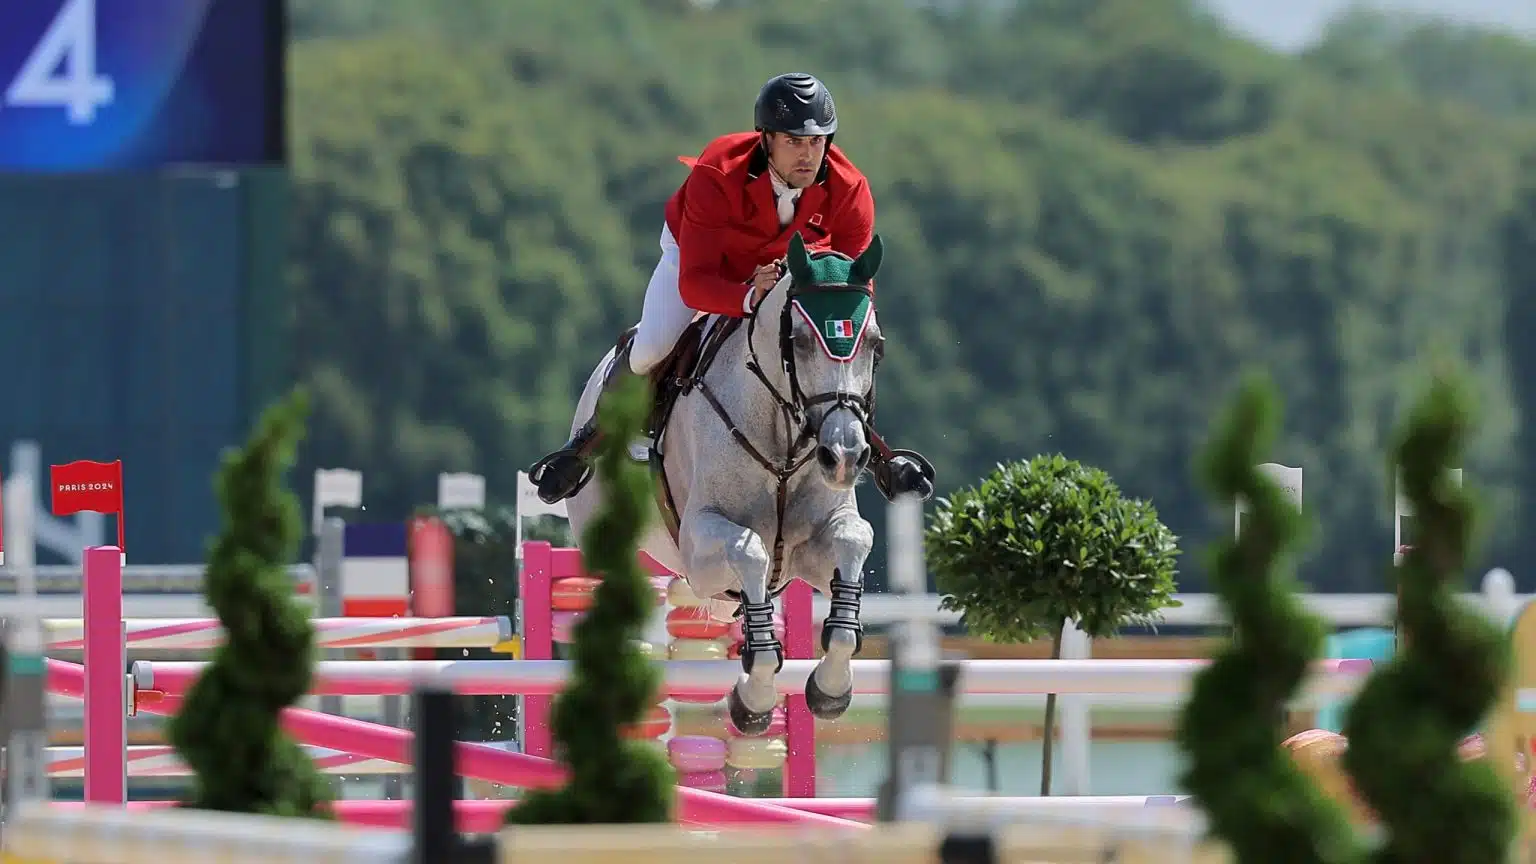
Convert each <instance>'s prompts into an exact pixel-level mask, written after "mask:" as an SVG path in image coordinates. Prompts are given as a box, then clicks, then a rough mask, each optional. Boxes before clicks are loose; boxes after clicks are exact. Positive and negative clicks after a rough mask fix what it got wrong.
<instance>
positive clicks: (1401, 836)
mask: <svg viewBox="0 0 1536 864" xmlns="http://www.w3.org/2000/svg"><path fill="white" fill-rule="evenodd" d="M1273 402H1274V397H1273V395H1272V394H1271V391H1270V388H1269V385H1268V384H1267V382H1264V381H1261V380H1257V379H1255V380H1250V381H1249V382H1248V383H1247V384H1246V385H1245V387H1244V388H1243V390H1242V392H1241V393H1240V394H1239V397H1238V400H1237V402H1236V404H1235V406H1234V408H1233V409H1232V411H1231V413H1230V415H1229V417H1228V418H1227V419H1226V420H1225V421H1224V423H1223V424H1222V425H1221V426H1220V427H1219V429H1220V431H1219V432H1218V434H1217V436H1216V440H1215V442H1214V443H1213V444H1212V446H1211V448H1210V450H1209V453H1208V455H1207V457H1206V459H1205V466H1204V467H1205V471H1204V473H1205V476H1206V480H1207V483H1208V484H1209V485H1210V486H1211V487H1212V489H1213V490H1214V491H1215V492H1216V493H1217V494H1218V495H1219V496H1220V497H1221V498H1222V500H1223V503H1224V504H1226V505H1227V507H1228V508H1230V505H1231V504H1232V502H1233V501H1234V500H1236V499H1237V498H1238V497H1239V496H1241V497H1242V498H1243V499H1244V500H1245V501H1246V502H1247V504H1248V507H1249V512H1250V514H1251V517H1250V520H1249V522H1248V524H1247V525H1246V526H1245V528H1244V530H1243V533H1242V536H1241V537H1240V538H1239V539H1237V540H1235V541H1226V542H1224V543H1223V544H1221V545H1220V546H1218V547H1217V555H1216V562H1215V567H1214V572H1213V577H1214V584H1215V587H1216V589H1217V592H1218V593H1219V594H1220V595H1221V597H1222V600H1223V601H1224V602H1225V603H1226V605H1227V607H1228V610H1229V612H1230V613H1231V616H1232V621H1233V624H1234V625H1235V626H1236V628H1237V629H1238V630H1239V631H1240V632H1242V633H1243V636H1244V638H1243V639H1242V640H1240V641H1239V642H1236V643H1234V644H1233V645H1232V646H1231V647H1229V648H1228V649H1227V650H1226V651H1224V652H1223V653H1222V654H1221V655H1220V656H1219V657H1217V658H1216V659H1215V661H1214V662H1212V664H1211V665H1210V666H1209V667H1208V668H1207V669H1205V670H1204V671H1202V672H1201V673H1200V675H1199V676H1198V677H1197V679H1196V681H1195V686H1194V692H1193V693H1192V695H1191V697H1190V699H1189V701H1188V702H1186V703H1185V706H1184V711H1183V714H1182V716H1181V718H1180V727H1179V745H1180V747H1181V748H1182V749H1183V751H1184V752H1185V754H1186V756H1187V758H1188V761H1189V765H1190V767H1189V770H1188V771H1187V772H1186V774H1185V776H1184V777H1183V783H1184V786H1185V788H1186V789H1188V790H1189V791H1190V793H1191V794H1192V795H1193V796H1194V798H1195V801H1196V802H1197V803H1198V804H1199V806H1200V807H1201V808H1202V809H1204V810H1205V812H1206V814H1207V816H1208V821H1209V823H1210V826H1211V831H1212V833H1213V834H1214V835H1216V836H1217V837H1220V838H1221V839H1223V840H1225V841H1226V843H1227V844H1228V845H1229V846H1230V847H1231V849H1232V851H1233V852H1234V853H1235V858H1236V860H1238V861H1285V862H1288V864H1365V862H1371V864H1496V862H1502V861H1504V860H1506V856H1507V854H1508V851H1509V849H1510V848H1511V845H1512V842H1513V840H1514V836H1515V832H1516V828H1517V822H1516V817H1515V812H1516V805H1515V801H1514V796H1513V791H1514V790H1510V789H1506V788H1504V787H1503V784H1502V782H1501V781H1500V779H1499V776H1498V772H1497V771H1496V770H1495V769H1494V767H1493V766H1491V765H1489V764H1488V763H1487V762H1486V761H1466V760H1464V759H1463V755H1464V754H1463V753H1462V752H1461V749H1462V747H1463V744H1464V741H1465V736H1466V734H1467V733H1468V732H1470V731H1471V730H1472V728H1473V727H1474V726H1475V725H1476V724H1477V723H1478V722H1479V721H1481V720H1482V718H1483V717H1484V716H1485V715H1486V714H1487V713H1488V712H1489V710H1490V709H1491V708H1492V707H1493V705H1494V703H1495V701H1496V699H1497V698H1498V695H1499V693H1500V691H1501V689H1502V687H1503V686H1504V683H1505V681H1506V680H1507V677H1508V674H1509V669H1510V658H1509V647H1508V643H1507V641H1506V639H1505V637H1504V636H1503V634H1502V633H1501V632H1500V631H1499V629H1498V627H1497V626H1496V625H1494V624H1492V623H1490V622H1488V621H1487V620H1485V619H1484V618H1483V617H1482V616H1481V614H1480V613H1478V612H1476V611H1474V610H1472V609H1469V608H1467V607H1465V606H1463V604H1462V603H1461V601H1459V600H1458V599H1457V598H1456V596H1455V594H1454V590H1455V588H1456V586H1457V585H1458V584H1459V583H1460V575H1459V574H1460V572H1461V570H1462V568H1463V567H1464V566H1465V563H1466V560H1467V551H1468V546H1469V545H1470V542H1471V536H1472V524H1473V519H1472V515H1473V514H1472V508H1471V504H1470V501H1469V499H1468V498H1467V495H1466V493H1465V492H1463V491H1462V490H1461V489H1460V488H1459V487H1458V486H1457V485H1456V484H1454V483H1452V482H1451V479H1450V476H1451V475H1450V470H1451V467H1452V466H1454V465H1456V464H1458V463H1459V461H1460V460H1459V457H1460V455H1461V446H1462V442H1463V439H1464V438H1465V436H1466V432H1467V429H1468V426H1469V418H1470V412H1469V411H1468V409H1467V405H1466V399H1465V396H1464V395H1463V391H1462V390H1461V389H1460V387H1459V386H1458V385H1457V384H1455V383H1454V382H1453V381H1451V380H1449V379H1446V378H1436V379H1435V380H1434V381H1433V383H1432V384H1431V386H1430V388H1429V390H1428V391H1427V393H1426V394H1425V395H1424V397H1423V398H1422V399H1421V400H1420V401H1419V402H1418V403H1417V405H1416V406H1415V408H1414V409H1413V412H1412V414H1411V416H1410V419H1409V422H1408V424H1407V425H1406V427H1405V429H1404V430H1403V432H1402V433H1401V434H1400V435H1399V437H1398V444H1397V446H1396V448H1395V454H1394V455H1395V458H1394V460H1393V461H1394V463H1395V465H1396V466H1397V467H1398V469H1399V471H1400V474H1401V477H1402V480H1403V488H1404V491H1405V494H1406V495H1407V497H1408V500H1409V501H1410V502H1411V503H1412V504H1413V506H1414V512H1415V513H1416V514H1419V518H1420V533H1421V535H1422V537H1423V539H1422V540H1416V541H1415V544H1414V548H1413V549H1411V550H1409V551H1408V553H1407V555H1406V557H1405V558H1404V560H1403V563H1402V565H1401V566H1400V567H1394V568H1393V570H1392V572H1393V574H1394V576H1395V578H1396V580H1397V581H1398V583H1399V584H1398V588H1399V589H1400V590H1399V592H1398V626H1399V627H1400V630H1401V632H1402V634H1403V636H1404V644H1403V645H1401V646H1400V647H1399V650H1398V653H1397V655H1396V656H1395V657H1394V658H1393V660H1392V661H1391V662H1389V663H1387V664H1386V665H1385V666H1383V667H1381V668H1378V669H1377V670H1376V671H1375V672H1374V673H1373V674H1372V675H1371V676H1370V678H1369V679H1368V680H1367V681H1366V683H1365V685H1364V687H1363V688H1362V689H1361V690H1360V691H1359V693H1358V694H1357V695H1356V696H1355V699H1354V701H1353V703H1352V704H1351V705H1350V708H1349V711H1348V713H1347V715H1346V719H1345V723H1344V732H1345V735H1346V736H1347V738H1348V745H1347V749H1345V750H1344V754H1343V756H1342V762H1343V765H1344V767H1345V769H1346V770H1347V772H1348V774H1349V777H1350V780H1351V781H1352V782H1351V783H1350V786H1351V787H1352V791H1353V792H1354V793H1357V794H1358V797H1359V799H1360V800H1359V804H1360V805H1362V806H1363V807H1364V808H1366V809H1368V810H1369V811H1370V812H1371V813H1372V814H1373V815H1374V816H1375V818H1376V820H1377V826H1378V827H1379V828H1380V829H1381V830H1380V834H1381V837H1380V838H1379V839H1373V840H1371V841H1369V842H1367V841H1365V840H1363V839H1361V838H1359V837H1357V836H1356V835H1355V833H1354V831H1353V829H1352V828H1351V826H1350V825H1349V822H1348V819H1347V818H1346V816H1345V814H1344V811H1343V810H1342V809H1341V808H1340V806H1339V805H1338V804H1336V803H1334V802H1332V801H1329V800H1328V799H1327V798H1326V797H1325V796H1324V794H1323V793H1322V792H1320V791H1319V789H1318V788H1317V787H1316V786H1315V785H1314V784H1313V783H1312V782H1311V781H1310V780H1308V779H1307V778H1306V777H1305V776H1304V774H1303V771H1302V768H1301V767H1299V766H1298V764H1297V763H1296V761H1295V760H1294V759H1293V758H1291V757H1289V756H1288V755H1286V753H1285V751H1283V750H1282V749H1281V747H1280V746H1279V739H1280V734H1281V729H1280V728H1279V727H1280V723H1279V721H1278V719H1277V718H1278V717H1279V716H1280V709H1281V708H1282V707H1283V706H1284V705H1285V704H1286V703H1287V702H1288V701H1289V700H1290V698H1291V696H1293V695H1294V694H1295V692H1296V691H1297V690H1298V689H1299V687H1300V685H1301V683H1302V679H1303V677H1304V676H1305V675H1306V672H1307V666H1308V664H1309V662H1310V661H1312V660H1314V659H1315V658H1317V657H1318V655H1319V654H1320V653H1321V652H1322V645H1323V631H1324V625H1323V623H1322V622H1321V621H1320V620H1319V619H1317V618H1316V617H1315V616H1312V615H1310V614H1308V613H1306V612H1305V611H1304V609H1303V608H1302V606H1301V603H1300V601H1299V599H1298V598H1297V597H1296V596H1295V595H1294V593H1293V592H1294V589H1295V587H1296V586H1295V583H1294V580H1293V579H1291V577H1290V576H1289V574H1288V573H1287V572H1286V569H1285V568H1284V567H1282V563H1283V562H1284V559H1285V557H1286V554H1287V552H1288V550H1289V548H1290V547H1292V546H1293V545H1294V543H1295V541H1296V538H1297V537H1298V536H1299V533H1300V524H1301V523H1300V520H1301V518H1302V517H1301V516H1300V514H1298V513H1297V512H1296V510H1295V508H1293V507H1292V506H1291V505H1290V504H1289V503H1288V502H1287V501H1285V499H1284V497H1283V496H1282V494H1281V493H1280V491H1279V490H1278V489H1277V488H1276V487H1275V486H1274V485H1273V484H1272V483H1271V482H1270V481H1269V480H1268V479H1267V478H1265V477H1264V476H1263V475H1261V474H1260V473H1259V472H1258V471H1257V470H1256V469H1255V468H1254V467H1253V466H1254V464H1255V463H1256V462H1258V461H1259V458H1260V454H1261V453H1263V452H1264V451H1265V450H1266V449H1267V447H1268V445H1269V443H1270V442H1271V441H1272V439H1273V432H1274V428H1273V427H1274V414H1275V409H1274V406H1273ZM1335 785H1338V784H1335ZM1334 792H1335V794H1336V795H1338V794H1341V793H1340V792H1339V790H1338V789H1335V790H1334Z"/></svg>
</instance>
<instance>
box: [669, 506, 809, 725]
mask: <svg viewBox="0 0 1536 864" xmlns="http://www.w3.org/2000/svg"><path fill="white" fill-rule="evenodd" d="M682 541H683V542H682V546H683V549H682V552H683V562H684V567H685V569H686V572H687V573H688V584H689V587H690V588H692V589H693V591H694V593H695V594H697V595H698V596H700V597H710V596H713V595H715V594H718V593H720V592H721V591H725V590H728V589H730V588H732V587H734V586H737V585H739V586H740V588H741V595H742V600H743V602H742V607H743V613H744V614H743V618H744V620H743V621H742V634H743V635H744V636H745V640H744V643H743V645H742V647H741V668H742V675H741V677H740V678H739V679H738V680H737V681H736V686H735V687H733V688H731V692H730V696H729V697H728V702H729V706H730V712H731V722H733V723H735V724H736V728H737V729H739V730H741V732H742V734H744V735H761V734H763V733H764V732H766V731H768V727H769V725H770V724H771V723H772V722H773V708H774V705H775V704H777V702H778V689H777V687H776V686H775V683H774V677H775V676H776V675H778V673H779V670H781V669H783V668H784V646H783V645H781V644H780V643H779V640H778V638H777V637H775V636H774V633H773V602H772V601H771V600H769V599H768V564H769V561H768V550H767V547H766V546H765V545H764V544H763V538H762V537H760V536H758V534H757V532H755V531H753V530H751V529H750V528H746V527H743V526H741V525H738V524H736V523H735V522H732V521H731V520H729V519H727V518H725V517H724V516H722V515H720V514H719V513H716V512H713V511H709V510H701V511H696V512H693V513H690V514H688V515H687V518H686V519H685V521H684V524H683V525H682Z"/></svg>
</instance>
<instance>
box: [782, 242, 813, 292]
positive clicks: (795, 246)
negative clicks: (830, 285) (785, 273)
mask: <svg viewBox="0 0 1536 864" xmlns="http://www.w3.org/2000/svg"><path fill="white" fill-rule="evenodd" d="M785 263H786V264H788V265H789V273H790V275H791V276H793V277H794V279H795V282H796V283H797V284H800V285H809V284H811V282H812V280H813V279H814V274H812V273H811V253H809V252H807V251H805V240H804V238H802V237H801V236H800V232H799V231H796V232H795V234H794V236H793V237H790V238H789V253H788V255H786V256H785Z"/></svg>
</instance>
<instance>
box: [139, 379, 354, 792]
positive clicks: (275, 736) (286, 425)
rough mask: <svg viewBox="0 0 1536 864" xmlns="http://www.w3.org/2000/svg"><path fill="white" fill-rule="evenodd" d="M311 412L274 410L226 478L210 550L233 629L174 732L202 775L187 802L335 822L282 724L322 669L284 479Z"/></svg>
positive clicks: (290, 405)
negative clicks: (303, 600) (299, 578)
mask: <svg viewBox="0 0 1536 864" xmlns="http://www.w3.org/2000/svg"><path fill="white" fill-rule="evenodd" d="M307 411H308V408H307V399H306V397H305V395H304V393H303V392H302V391H295V392H294V393H292V394H290V396H289V397H288V398H287V399H286V400H284V401H282V402H280V403H278V404H276V405H273V406H272V407H270V408H268V409H267V411H266V412H265V413H264V414H263V415H262V417H261V420H260V421H259V423H258V424H257V428H256V431H255V433H254V434H253V435H252V436H251V439H250V441H249V442H247V444H246V445H245V448H244V449H243V450H239V451H236V452H233V453H230V454H227V455H226V456H225V457H224V461H223V467H222V468H221V469H220V471H219V474H218V478H217V481H216V484H215V485H216V488H217V492H218V499H219V503H220V504H221V506H222V510H223V517H224V519H223V533H222V534H221V535H220V536H219V537H218V538H217V539H216V540H215V541H214V543H213V544H212V547H211V548H210V551H209V555H208V575H207V588H206V589H205V590H206V593H207V599H208V605H209V606H211V607H213V610H214V612H215V613H217V614H218V616H219V622H220V623H221V624H223V625H224V633H225V638H224V644H223V645H221V646H220V647H219V648H218V649H216V650H215V652H214V655H213V661H212V662H211V663H210V664H209V665H208V666H207V667H206V668H205V669H204V671H203V674H202V676H201V677H199V678H198V680H197V682H196V683H195V684H193V685H192V688H191V689H190V690H189V691H188V692H187V695H186V699H185V701H184V702H183V703H182V707H181V710H180V711H179V712H178V713H177V714H176V716H175V717H173V718H172V719H171V721H170V725H169V729H168V734H167V737H168V738H169V740H170V742H171V744H172V746H174V747H175V748H176V752H177V753H178V754H179V755H180V756H181V758H182V759H183V760H184V761H185V762H186V763H187V765H189V766H190V767H191V768H192V770H193V773H194V776H195V779H194V781H193V788H192V791H191V794H190V796H189V797H188V798H187V799H186V800H185V801H184V802H183V805H184V806H188V807H193V808H198V809H204V810H224V811H230V812H236V813H266V814H272V815H278V816H308V817H316V818H323V817H325V816H326V811H325V810H324V809H323V808H322V805H323V804H324V803H326V802H327V801H328V800H329V797H330V793H329V788H330V787H329V784H327V783H326V782H325V778H324V777H322V776H321V774H320V773H319V772H318V771H317V770H316V769H315V766H314V763H312V762H311V761H310V760H309V756H308V755H307V754H306V753H305V752H304V751H303V750H302V749H301V748H300V747H299V745H298V744H296V743H294V742H293V740H292V739H290V738H288V737H287V735H285V734H284V733H283V730H282V727H281V725H280V715H281V712H282V710H283V709H284V708H286V707H288V706H290V705H292V704H294V703H295V702H297V701H298V700H299V698H300V697H302V696H303V695H304V694H305V693H306V692H307V691H308V690H309V684H310V676H311V674H312V673H313V670H314V657H315V644H314V635H315V634H314V628H313V626H312V625H311V624H310V622H309V616H308V614H307V612H306V610H305V609H304V607H302V606H300V605H299V604H298V603H297V602H295V600H294V595H293V584H292V582H291V581H290V580H289V578H288V574H287V571H286V566H287V564H288V562H290V561H292V560H293V558H294V555H295V554H296V553H297V551H298V545H299V537H300V534H301V532H302V530H303V526H304V522H303V519H302V518H301V517H300V515H299V500H298V498H297V497H296V496H295V495H294V494H293V493H292V492H290V491H288V489H287V488H286V487H285V484H284V477H283V475H284V474H285V472H286V471H287V469H288V468H290V467H291V466H292V464H293V456H294V449H295V447H296V446H297V445H298V441H299V439H300V438H301V437H302V436H303V432H304V417H305V414H306V413H307Z"/></svg>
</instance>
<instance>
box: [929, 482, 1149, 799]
mask: <svg viewBox="0 0 1536 864" xmlns="http://www.w3.org/2000/svg"><path fill="white" fill-rule="evenodd" d="M925 547H926V550H927V555H928V562H929V568H930V569H931V570H932V571H933V573H934V575H935V578H936V583H937V585H938V590H939V591H940V592H941V593H943V595H944V598H943V601H942V607H943V608H945V609H956V610H959V611H960V612H961V613H962V617H961V621H962V623H963V624H964V625H965V627H966V629H967V630H968V631H969V632H970V633H972V634H974V635H978V636H982V637H984V638H987V639H991V640H994V641H998V642H1027V641H1031V640H1034V639H1038V638H1041V637H1048V638H1050V640H1051V658H1052V659H1059V658H1060V657H1061V642H1062V637H1063V635H1064V633H1065V629H1066V627H1067V626H1068V624H1069V622H1072V621H1075V622H1077V627H1078V629H1080V630H1082V632H1084V633H1086V634H1088V635H1089V636H1091V637H1094V638H1103V637H1108V636H1111V635H1114V633H1115V632H1116V631H1118V630H1119V629H1120V628H1121V627H1124V626H1126V625H1127V624H1133V623H1144V622H1148V621H1150V620H1151V619H1152V618H1153V616H1154V614H1155V613H1156V612H1157V611H1158V610H1159V609H1164V608H1167V607H1170V606H1177V605H1179V604H1178V601H1176V600H1174V599H1173V593H1174V572H1175V561H1176V559H1177V557H1178V547H1177V544H1176V538H1175V537H1174V536H1173V532H1171V531H1169V530H1168V529H1167V527H1165V526H1164V525H1163V523H1161V522H1159V521H1158V518H1157V511H1156V509H1154V508H1153V507H1152V505H1151V504H1149V503H1147V502H1145V501H1140V500H1136V499H1131V498H1126V497H1123V496H1122V495H1121V494H1120V490H1119V488H1118V487H1116V486H1115V484H1114V481H1113V480H1111V479H1110V477H1109V475H1108V474H1106V473H1104V472H1103V471H1101V470H1099V469H1097V468H1089V467H1085V466H1083V465H1081V464H1079V463H1077V462H1074V461H1072V460H1070V459H1067V458H1066V457H1064V456H1062V455H1060V454H1055V455H1050V456H1039V457H1036V458H1034V459H1031V460H1029V461H1028V462H1013V463H1009V464H1006V465H1000V466H998V468H997V470H995V471H994V472H992V474H991V475H989V476H987V477H986V478H985V479H983V480H982V481H981V483H980V485H978V486H976V487H968V488H963V489H960V490H958V491H956V492H955V493H954V494H953V495H952V496H950V497H949V498H947V499H940V500H939V502H938V508H937V510H936V511H935V513H934V516H933V520H932V522H931V523H930V525H929V527H928V530H927V537H926V542H925ZM1055 719H1056V694H1054V693H1051V694H1048V695H1047V696H1046V697H1045V731H1044V741H1043V753H1044V755H1043V762H1042V765H1041V772H1040V794H1042V795H1049V794H1050V793H1051V749H1052V748H1051V742H1052V739H1053V738H1054V737H1055V731H1056V727H1055Z"/></svg>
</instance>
